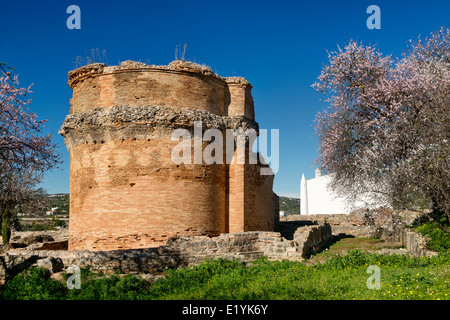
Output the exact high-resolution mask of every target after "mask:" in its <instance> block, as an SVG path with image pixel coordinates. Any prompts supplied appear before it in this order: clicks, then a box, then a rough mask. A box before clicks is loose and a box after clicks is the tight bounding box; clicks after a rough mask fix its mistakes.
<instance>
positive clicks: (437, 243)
mask: <svg viewBox="0 0 450 320" xmlns="http://www.w3.org/2000/svg"><path fill="white" fill-rule="evenodd" d="M443 226H444V227H445V228H446V229H450V226H449V225H445V224H444V225H443ZM414 230H416V231H417V232H419V233H421V234H423V235H427V236H428V237H429V238H430V241H429V242H428V248H429V249H431V250H435V251H439V252H442V253H445V252H448V251H449V250H450V234H449V233H446V232H445V231H443V230H441V229H439V228H438V227H436V225H435V224H434V223H432V222H427V223H424V224H422V225H419V226H417V227H415V228H414Z"/></svg>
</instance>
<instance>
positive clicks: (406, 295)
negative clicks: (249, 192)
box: [0, 250, 450, 300]
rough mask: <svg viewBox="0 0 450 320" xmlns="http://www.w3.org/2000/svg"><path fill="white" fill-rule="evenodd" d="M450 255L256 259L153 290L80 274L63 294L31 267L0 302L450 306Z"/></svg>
mask: <svg viewBox="0 0 450 320" xmlns="http://www.w3.org/2000/svg"><path fill="white" fill-rule="evenodd" d="M449 260H450V258H449V256H448V255H441V256H438V257H432V258H422V259H418V258H411V257H408V256H400V255H391V256H386V255H378V254H368V253H362V252H360V251H358V250H354V251H351V252H349V253H347V254H346V255H335V256H333V257H332V258H330V259H328V260H326V261H325V262H324V263H317V264H316V265H306V264H305V263H302V262H290V261H268V260H267V259H260V260H257V261H255V262H252V263H248V264H243V263H241V262H240V261H239V260H234V261H229V260H222V259H218V260H212V261H205V262H203V263H202V264H200V265H198V266H195V267H189V268H181V269H175V270H169V271H167V272H166V277H165V278H161V279H158V281H156V282H155V283H153V284H148V283H147V282H146V281H144V280H142V279H140V278H137V277H136V276H133V275H128V276H126V277H122V278H120V277H118V276H117V275H112V276H108V277H99V276H98V275H96V274H94V273H92V272H91V271H89V270H82V282H81V289H80V290H77V289H73V290H68V289H67V288H66V286H65V284H63V283H60V282H57V281H56V280H53V279H50V278H49V274H48V273H47V272H46V271H44V270H43V269H38V268H35V269H33V270H31V271H29V272H28V273H27V274H22V275H17V276H16V277H15V278H14V279H12V280H11V281H9V282H8V283H7V285H6V286H5V287H4V288H3V289H2V290H1V291H0V297H1V298H3V299H87V300H94V299H101V300H105V299H133V300H135V299H189V300H190V299H238V300H239V299H243V300H253V299H256V300H257V299H268V300H274V299H283V300H290V299H350V300H351V299H441V300H444V299H449V296H448V293H449V292H450V280H449V278H450V268H449ZM369 265H377V266H379V267H380V271H381V274H380V276H381V288H380V289H378V290H377V289H368V288H367V285H366V282H367V279H368V277H369V276H370V274H368V273H367V267H368V266H369Z"/></svg>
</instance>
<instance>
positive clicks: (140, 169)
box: [60, 61, 277, 250]
mask: <svg viewBox="0 0 450 320" xmlns="http://www.w3.org/2000/svg"><path fill="white" fill-rule="evenodd" d="M69 85H70V87H71V88H72V89H73V97H72V99H71V110H70V115H68V116H67V117H66V120H65V122H64V124H63V125H62V127H61V130H60V134H61V135H63V136H64V138H65V143H66V146H67V148H68V149H69V151H70V177H71V179H70V193H71V195H70V202H71V203H70V221H69V249H70V250H86V249H87V250H114V249H131V248H144V247H151V246H159V245H162V244H164V243H165V242H166V241H167V240H168V239H169V238H170V237H173V236H179V235H207V236H217V235H219V234H220V233H224V232H239V231H250V230H267V231H270V230H273V229H274V228H275V223H276V219H275V218H276V217H277V212H276V210H277V205H276V201H277V197H276V195H275V194H274V193H273V192H272V182H273V176H260V175H259V170H258V169H259V166H260V165H238V164H232V165H227V164H213V165H206V164H205V163H203V164H188V165H184V164H181V165H176V164H174V163H173V161H172V159H171V152H172V149H173V147H174V146H175V145H176V144H178V142H176V141H171V134H172V132H173V130H174V129H176V128H185V129H188V130H189V131H190V132H192V130H193V122H194V121H198V120H201V121H202V122H203V125H204V128H203V129H204V130H205V129H207V128H216V129H219V130H222V131H223V130H225V129H226V128H233V129H237V128H243V129H244V130H245V129H246V128H254V129H256V130H257V129H258V125H257V123H256V122H255V121H254V109H253V99H252V98H251V93H250V91H251V85H250V84H249V83H248V82H247V81H246V80H245V79H243V78H222V77H220V76H218V75H215V74H214V73H212V71H211V70H210V69H209V68H207V67H203V66H199V65H196V64H192V63H189V62H180V61H176V62H172V63H171V64H169V66H147V65H144V64H141V63H137V62H131V61H126V62H124V63H122V64H121V65H120V66H115V67H106V66H105V65H103V64H94V65H88V66H85V67H82V68H79V69H76V70H73V71H71V72H69ZM224 136H225V135H224ZM191 146H192V148H193V147H194V143H193V141H192V143H191ZM206 146H207V144H206V143H204V144H203V146H202V148H203V149H204V148H205V147H206ZM224 146H225V141H224ZM192 159H193V156H192ZM246 198H248V201H247V200H246Z"/></svg>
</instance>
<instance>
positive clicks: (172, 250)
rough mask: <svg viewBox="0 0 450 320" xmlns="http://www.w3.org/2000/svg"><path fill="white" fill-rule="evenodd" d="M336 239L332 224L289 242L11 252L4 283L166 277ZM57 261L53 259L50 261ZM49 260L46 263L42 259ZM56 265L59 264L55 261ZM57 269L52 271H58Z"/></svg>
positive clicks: (1, 260) (3, 267) (190, 240)
mask: <svg viewBox="0 0 450 320" xmlns="http://www.w3.org/2000/svg"><path fill="white" fill-rule="evenodd" d="M329 240H331V227H330V225H329V224H323V225H317V226H307V227H304V228H302V230H298V231H297V232H296V233H295V236H294V239H293V240H287V239H285V238H283V237H282V236H281V234H280V233H279V232H268V231H266V232H264V231H255V232H239V233H228V234H221V235H220V236H218V237H207V236H196V237H190V236H181V237H177V238H171V239H169V240H168V241H167V243H166V245H164V246H160V247H156V248H145V249H129V250H112V251H95V252H93V251H87V250H36V251H33V252H30V250H10V251H8V252H7V253H6V254H5V255H4V256H0V284H1V283H4V282H5V281H6V280H7V279H10V278H11V277H13V276H14V275H15V274H17V273H18V272H20V271H22V270H24V269H26V268H29V267H32V266H38V265H40V266H44V267H45V266H47V265H48V266H50V267H51V268H52V270H53V268H54V265H57V266H58V269H60V268H61V264H62V265H63V266H64V267H65V268H67V267H69V266H72V265H76V266H78V267H80V268H84V267H88V266H89V267H90V268H91V270H92V271H95V272H100V273H104V274H112V273H114V272H119V273H160V272H162V271H164V270H166V269H171V268H179V267H185V266H189V265H195V264H198V263H201V262H202V261H204V260H205V259H208V258H209V259H217V258H223V259H233V258H238V259H240V260H241V261H243V262H247V261H253V260H255V259H258V258H260V257H262V256H267V257H268V258H269V259H270V260H282V259H287V260H293V261H297V260H303V259H305V258H307V257H308V256H309V255H310V254H311V253H314V252H316V251H318V250H320V248H321V247H322V246H323V245H324V244H326V243H327V242H328V241H329ZM49 257H51V259H49ZM43 259H46V260H45V261H44V262H40V261H41V260H43ZM53 262H55V263H53ZM52 270H51V271H52Z"/></svg>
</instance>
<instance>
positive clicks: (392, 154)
mask: <svg viewBox="0 0 450 320" xmlns="http://www.w3.org/2000/svg"><path fill="white" fill-rule="evenodd" d="M328 58H329V63H328V65H326V66H325V67H324V68H323V70H322V72H321V74H320V76H319V77H318V81H317V82H316V83H314V84H313V88H315V89H316V90H317V91H318V92H320V93H323V94H325V95H327V97H328V99H327V100H326V101H327V102H328V104H329V107H328V108H327V109H326V110H325V111H323V112H321V113H319V114H318V115H317V117H316V133H317V135H318V137H319V143H320V146H319V158H318V160H317V162H318V164H319V165H320V166H321V167H322V168H323V169H325V170H326V171H327V172H329V173H333V179H332V183H331V184H332V188H333V189H334V190H335V191H337V192H338V194H341V195H344V194H345V195H346V196H349V198H350V199H352V200H358V197H359V196H360V195H362V194H364V193H365V192H370V193H371V194H373V195H377V197H379V199H380V200H389V201H390V202H391V203H392V204H393V205H394V206H395V207H409V208H411V209H414V208H417V207H426V208H430V209H432V212H431V213H429V218H430V219H431V220H432V221H434V222H435V223H436V224H437V225H438V226H439V227H441V228H442V229H443V230H445V228H444V227H443V226H442V224H439V223H438V222H439V221H441V222H445V223H447V224H448V223H449V222H450V156H449V155H450V144H449V143H450V119H449V117H450V29H448V28H442V29H441V30H440V31H439V32H435V33H433V34H431V36H430V37H429V38H427V39H425V40H422V39H420V38H419V39H418V40H417V41H416V42H411V44H410V47H409V48H408V51H407V53H405V54H404V55H403V57H402V58H401V59H396V60H394V59H393V58H392V57H391V56H385V55H383V54H382V53H380V52H379V51H378V50H377V49H376V48H375V47H373V46H364V45H362V44H358V43H356V42H354V41H351V42H350V43H349V44H348V45H347V46H346V47H345V48H344V49H341V48H339V49H338V51H335V52H331V53H329V54H328ZM445 231H447V232H448V230H445Z"/></svg>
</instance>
